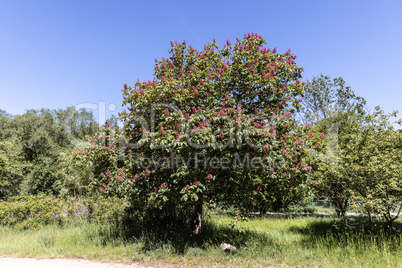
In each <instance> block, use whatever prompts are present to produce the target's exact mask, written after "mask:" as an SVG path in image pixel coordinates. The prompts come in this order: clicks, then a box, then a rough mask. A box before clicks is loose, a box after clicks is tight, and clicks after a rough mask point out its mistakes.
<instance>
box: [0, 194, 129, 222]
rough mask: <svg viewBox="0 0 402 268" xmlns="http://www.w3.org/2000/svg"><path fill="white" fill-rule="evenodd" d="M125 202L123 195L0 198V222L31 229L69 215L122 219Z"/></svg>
mask: <svg viewBox="0 0 402 268" xmlns="http://www.w3.org/2000/svg"><path fill="white" fill-rule="evenodd" d="M127 207H128V203H127V202H126V201H125V200H124V199H118V198H110V199H105V198H100V197H99V196H94V197H90V198H72V197H65V198H57V197H54V196H45V195H37V196H16V197H12V198H10V200H9V201H7V202H6V201H3V200H0V224H2V225H7V226H15V227H16V228H22V229H35V228H37V226H38V225H46V224H51V223H59V224H61V223H63V224H64V223H66V222H69V221H71V220H72V219H86V220H90V221H95V222H104V221H110V220H122V219H124V218H125V217H126V214H125V211H126V208H127Z"/></svg>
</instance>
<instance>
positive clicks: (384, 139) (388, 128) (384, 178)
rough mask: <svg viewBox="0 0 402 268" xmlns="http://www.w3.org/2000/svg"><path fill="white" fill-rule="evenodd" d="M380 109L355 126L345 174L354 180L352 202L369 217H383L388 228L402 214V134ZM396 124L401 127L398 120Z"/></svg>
mask: <svg viewBox="0 0 402 268" xmlns="http://www.w3.org/2000/svg"><path fill="white" fill-rule="evenodd" d="M396 115H397V113H396V112H393V113H392V114H385V113H384V112H383V111H382V110H381V109H380V107H376V109H375V112H374V113H372V114H368V115H366V116H364V117H363V118H362V119H363V120H362V124H360V125H358V124H356V125H355V131H354V132H351V135H350V140H349V143H348V145H347V146H346V148H345V157H344V164H345V167H347V168H346V169H345V170H346V171H347V172H346V174H347V176H349V177H350V178H351V180H352V189H353V191H354V195H353V201H355V203H356V205H358V207H360V206H363V208H364V210H365V211H366V212H367V213H368V214H369V216H370V215H371V214H372V213H380V214H382V215H383V217H384V219H385V220H386V227H389V228H393V229H394V230H396V229H395V227H393V222H394V221H395V220H396V219H397V218H398V217H399V216H400V214H401V212H402V170H401V165H402V132H401V131H399V130H395V129H394V126H393V123H392V122H391V121H390V118H391V117H395V116H396ZM395 123H396V124H399V125H400V124H401V123H402V121H401V120H398V121H396V122H395Z"/></svg>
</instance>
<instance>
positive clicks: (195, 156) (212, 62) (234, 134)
mask: <svg viewBox="0 0 402 268" xmlns="http://www.w3.org/2000/svg"><path fill="white" fill-rule="evenodd" d="M265 44H266V42H265V40H264V39H263V38H262V37H261V36H260V35H257V34H254V33H253V34H245V36H244V38H243V39H242V40H240V39H239V38H237V42H236V43H235V44H234V45H232V44H231V42H230V40H227V44H226V45H225V46H224V47H223V48H222V49H219V48H218V45H217V43H216V42H215V40H214V41H213V42H211V43H209V44H206V45H205V46H204V49H203V50H202V51H198V50H197V49H195V48H193V47H192V46H191V45H189V46H187V44H186V42H183V43H177V42H171V45H172V48H171V49H170V50H169V52H170V54H171V56H170V57H169V58H167V59H164V58H162V60H157V59H155V62H156V63H155V78H154V79H153V80H152V81H146V82H140V81H137V82H136V83H135V85H134V86H133V87H131V86H128V85H127V84H125V85H124V89H123V98H124V101H123V105H127V106H128V111H124V112H122V113H121V114H120V119H121V120H122V122H124V126H123V127H122V128H121V129H119V128H117V127H116V128H113V129H112V128H109V127H108V126H106V128H103V129H100V131H99V134H97V136H96V137H95V138H93V139H92V143H93V146H92V148H90V149H89V150H88V151H86V152H81V153H78V154H75V155H74V157H75V159H77V160H85V161H88V163H91V165H92V166H93V169H92V171H93V176H92V177H91V178H90V181H91V184H92V185H93V186H96V187H97V188H99V191H101V192H102V193H104V194H108V195H122V196H129V197H130V198H131V199H132V200H133V202H134V203H137V204H140V205H142V206H143V205H153V206H155V207H160V208H174V209H184V208H192V209H193V211H194V214H193V217H192V224H193V232H194V234H198V233H199V232H200V231H201V222H202V210H203V206H204V205H206V206H211V207H213V206H214V205H216V204H217V203H218V202H219V203H220V204H223V205H225V204H226V205H233V206H234V207H235V208H237V209H239V211H240V212H241V213H245V212H247V211H249V210H250V209H251V208H253V206H255V205H257V203H258V204H260V203H261V200H265V201H266V203H269V202H270V199H271V198H272V196H273V195H274V194H275V195H291V194H292V189H293V188H294V187H296V186H297V185H300V184H306V183H307V182H308V181H309V172H310V171H311V167H310V166H309V165H308V164H307V163H305V162H303V161H302V159H304V156H305V148H307V147H309V146H315V147H318V146H319V145H320V142H321V139H322V138H323V137H322V136H321V138H320V137H319V135H318V134H313V133H312V132H311V131H310V130H309V126H308V125H302V126H298V125H297V124H296V122H295V119H294V117H293V114H294V112H295V111H296V110H298V109H299V107H300V101H301V99H299V97H300V96H302V95H303V83H302V82H301V81H300V80H299V79H300V78H301V74H302V68H300V67H298V66H297V65H296V63H295V61H294V60H295V58H296V55H294V54H292V53H291V52H290V50H289V51H287V52H286V53H283V54H280V53H277V49H276V48H274V49H272V50H271V49H269V48H266V47H264V45H265ZM272 185H275V187H272ZM239 219H241V218H240V217H239Z"/></svg>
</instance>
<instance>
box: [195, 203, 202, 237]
mask: <svg viewBox="0 0 402 268" xmlns="http://www.w3.org/2000/svg"><path fill="white" fill-rule="evenodd" d="M202 203H203V200H202V197H199V198H198V201H197V202H196V203H195V206H194V215H193V234H194V235H199V234H200V233H201V224H202Z"/></svg>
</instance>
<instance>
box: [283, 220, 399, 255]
mask: <svg viewBox="0 0 402 268" xmlns="http://www.w3.org/2000/svg"><path fill="white" fill-rule="evenodd" d="M394 227H395V228H396V229H397V230H401V228H402V223H401V222H394ZM289 231H291V232H294V233H298V234H302V235H304V239H303V240H302V242H301V243H302V244H303V245H305V246H311V245H316V244H320V243H318V241H320V242H321V244H326V245H328V246H334V245H338V246H339V245H340V246H347V245H349V246H350V245H356V246H361V245H367V244H370V243H372V244H377V246H378V247H379V248H380V247H384V245H386V247H387V248H392V249H394V250H395V249H396V248H398V247H400V242H401V241H400V239H401V237H400V236H399V235H398V234H397V233H396V232H395V231H394V230H392V229H391V228H389V227H386V224H385V222H384V221H382V220H381V219H373V220H372V221H369V219H368V218H367V217H343V218H327V219H322V220H317V221H312V222H310V223H309V224H308V225H307V226H306V227H296V226H292V227H290V228H289Z"/></svg>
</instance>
